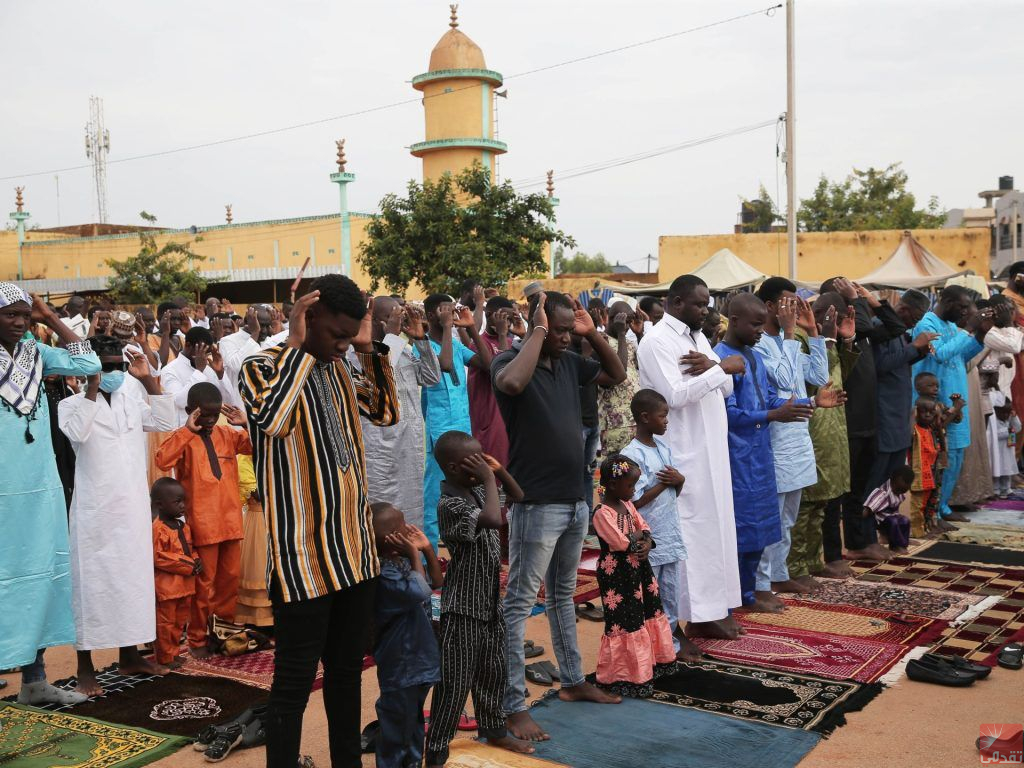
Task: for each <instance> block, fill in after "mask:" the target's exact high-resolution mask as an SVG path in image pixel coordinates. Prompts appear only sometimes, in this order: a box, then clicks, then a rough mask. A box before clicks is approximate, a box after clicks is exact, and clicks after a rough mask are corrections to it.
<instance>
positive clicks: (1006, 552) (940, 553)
mask: <svg viewBox="0 0 1024 768" xmlns="http://www.w3.org/2000/svg"><path fill="white" fill-rule="evenodd" d="M916 557H918V558H924V559H927V560H942V561H943V562H946V563H972V564H977V565H1005V566H1011V567H1017V568H1019V567H1024V552H1021V551H1018V550H1013V549H999V548H997V547H985V546H982V545H980V544H957V543H954V542H951V541H936V542H935V543H934V544H932V545H931V546H930V547H928V549H926V550H924V551H923V552H919V553H918V554H917V555H916Z"/></svg>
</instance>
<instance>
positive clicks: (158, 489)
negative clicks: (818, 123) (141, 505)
mask: <svg viewBox="0 0 1024 768" xmlns="http://www.w3.org/2000/svg"><path fill="white" fill-rule="evenodd" d="M175 486H177V487H178V488H181V489H182V490H184V486H183V485H182V484H181V483H179V482H178V481H177V480H175V479H174V478H173V477H158V478H157V479H156V480H155V481H154V482H153V487H152V488H150V489H149V499H150V501H156V500H157V497H159V496H160V494H162V493H163V492H164V491H166V490H169V489H171V488H174V487H175Z"/></svg>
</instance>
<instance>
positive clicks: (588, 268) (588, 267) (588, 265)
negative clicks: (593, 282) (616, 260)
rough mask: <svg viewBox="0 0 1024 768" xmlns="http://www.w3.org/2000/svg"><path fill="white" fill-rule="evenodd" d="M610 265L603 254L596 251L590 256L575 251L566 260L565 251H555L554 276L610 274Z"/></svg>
mask: <svg viewBox="0 0 1024 768" xmlns="http://www.w3.org/2000/svg"><path fill="white" fill-rule="evenodd" d="M611 271H612V265H611V264H609V263H608V259H606V258H605V257H604V254H603V253H601V252H600V251H598V252H597V253H595V254H594V255H593V256H590V255H588V254H586V253H584V252H583V251H576V253H574V254H573V255H572V256H569V257H568V258H566V256H565V249H564V248H561V247H559V248H557V249H555V274H559V275H561V274H580V273H588V272H589V273H600V272H611Z"/></svg>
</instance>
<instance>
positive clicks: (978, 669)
mask: <svg viewBox="0 0 1024 768" xmlns="http://www.w3.org/2000/svg"><path fill="white" fill-rule="evenodd" d="M921 658H922V659H928V660H935V661H944V662H946V663H947V664H951V665H952V666H953V669H955V670H957V671H958V672H967V673H968V674H970V675H974V679H975V680H984V679H985V678H986V677H988V676H989V675H991V674H992V667H986V666H985V665H984V664H975V663H974V662H971V661H968V660H967V659H964V658H961V657H960V656H942V655H940V654H938V653H926V654H925V655H924V656H922V657H921Z"/></svg>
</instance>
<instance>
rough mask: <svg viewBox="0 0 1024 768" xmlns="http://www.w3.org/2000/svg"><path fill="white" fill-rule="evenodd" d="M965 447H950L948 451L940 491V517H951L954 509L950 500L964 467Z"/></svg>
mask: <svg viewBox="0 0 1024 768" xmlns="http://www.w3.org/2000/svg"><path fill="white" fill-rule="evenodd" d="M964 450H965V449H964V448H950V449H949V450H948V451H947V456H948V458H947V460H946V468H945V469H944V470H943V471H942V491H941V492H940V493H939V517H949V516H950V515H951V514H953V510H952V509H950V508H949V500H950V499H951V498H952V497H953V491H955V490H956V484H957V482H958V481H959V480H960V473H961V472H962V471H963V468H964Z"/></svg>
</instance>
